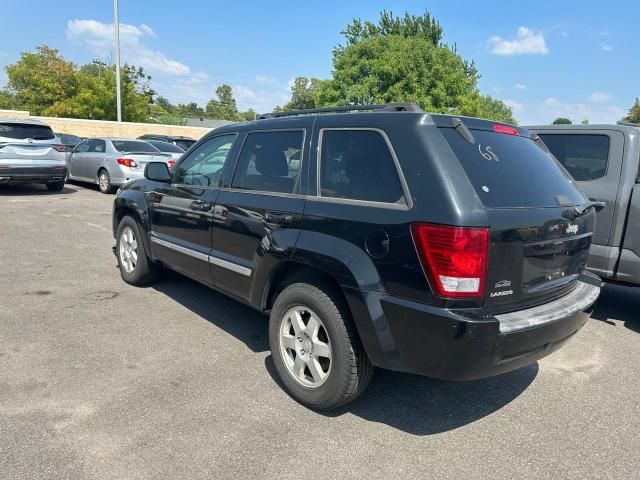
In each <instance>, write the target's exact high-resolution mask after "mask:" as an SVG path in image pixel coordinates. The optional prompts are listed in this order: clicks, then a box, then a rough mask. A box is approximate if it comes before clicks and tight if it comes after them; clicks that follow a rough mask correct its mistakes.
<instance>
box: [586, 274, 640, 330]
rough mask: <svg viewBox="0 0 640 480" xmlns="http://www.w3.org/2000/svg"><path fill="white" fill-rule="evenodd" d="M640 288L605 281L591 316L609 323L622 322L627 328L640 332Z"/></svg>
mask: <svg viewBox="0 0 640 480" xmlns="http://www.w3.org/2000/svg"><path fill="white" fill-rule="evenodd" d="M639 309H640V290H639V289H638V287H626V286H623V285H613V284H610V283H605V285H604V288H603V289H602V291H601V292H600V298H599V299H598V301H597V302H596V304H595V306H594V308H593V311H592V313H591V318H592V319H593V320H600V321H602V322H605V323H608V324H610V325H615V323H614V322H613V320H619V321H621V322H624V326H625V327H627V328H628V329H629V330H633V331H634V332H637V333H640V317H639V316H638V310H639Z"/></svg>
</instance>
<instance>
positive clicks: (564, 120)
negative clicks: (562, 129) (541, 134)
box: [553, 117, 572, 125]
mask: <svg viewBox="0 0 640 480" xmlns="http://www.w3.org/2000/svg"><path fill="white" fill-rule="evenodd" d="M571 123H572V122H571V120H569V119H568V118H566V117H558V118H556V119H555V120H554V121H553V125H571Z"/></svg>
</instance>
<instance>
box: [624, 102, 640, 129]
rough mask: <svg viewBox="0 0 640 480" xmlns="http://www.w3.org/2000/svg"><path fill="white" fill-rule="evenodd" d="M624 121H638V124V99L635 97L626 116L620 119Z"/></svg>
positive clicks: (639, 103) (639, 114)
mask: <svg viewBox="0 0 640 480" xmlns="http://www.w3.org/2000/svg"><path fill="white" fill-rule="evenodd" d="M622 121H623V122H626V123H639V124H640V99H639V98H637V97H636V101H635V102H634V104H633V105H632V106H631V108H630V109H629V113H627V116H626V117H624V118H623V119H622Z"/></svg>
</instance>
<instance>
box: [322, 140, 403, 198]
mask: <svg viewBox="0 0 640 480" xmlns="http://www.w3.org/2000/svg"><path fill="white" fill-rule="evenodd" d="M320 194H321V195H322V196H323V197H332V198H345V199H350V200H364V201H370V202H384V203H396V204H401V205H405V204H406V200H405V198H404V192H403V190H402V184H401V183H400V178H399V176H398V170H397V168H396V165H395V162H394V160H393V156H392V155H391V152H390V150H389V147H388V145H387V142H386V141H385V139H384V137H383V136H382V135H381V134H380V133H379V132H377V131H374V130H323V131H322V149H321V155H320Z"/></svg>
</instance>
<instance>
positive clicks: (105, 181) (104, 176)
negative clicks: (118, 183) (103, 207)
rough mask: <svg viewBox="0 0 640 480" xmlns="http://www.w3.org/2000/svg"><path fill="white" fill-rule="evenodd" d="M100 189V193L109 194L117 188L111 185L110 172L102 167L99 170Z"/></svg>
mask: <svg viewBox="0 0 640 480" xmlns="http://www.w3.org/2000/svg"><path fill="white" fill-rule="evenodd" d="M98 189H99V190H100V193H104V194H108V193H113V192H114V191H115V188H114V186H113V185H111V177H110V176H109V172H107V171H106V170H104V169H102V170H100V172H98Z"/></svg>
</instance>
